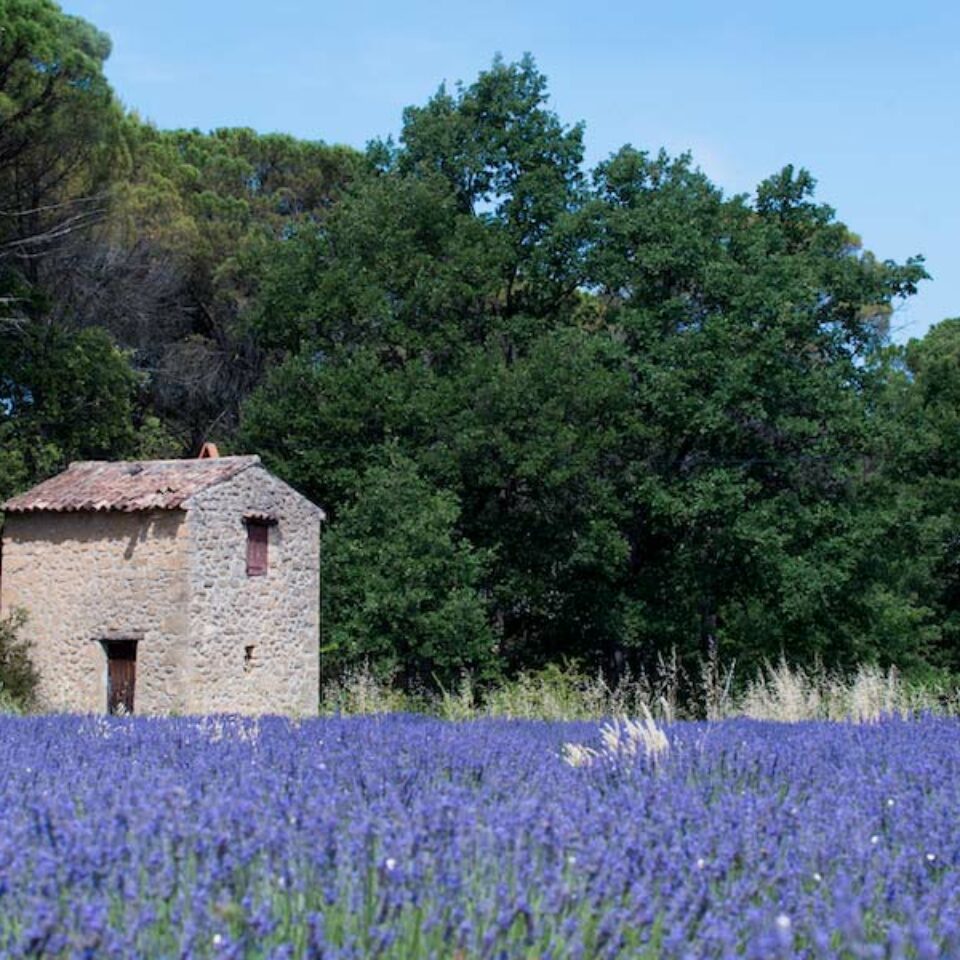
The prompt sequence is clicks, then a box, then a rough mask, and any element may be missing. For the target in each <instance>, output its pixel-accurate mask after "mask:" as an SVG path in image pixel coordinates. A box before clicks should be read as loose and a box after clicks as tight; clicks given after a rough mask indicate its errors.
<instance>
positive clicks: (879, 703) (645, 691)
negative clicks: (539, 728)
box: [322, 654, 960, 724]
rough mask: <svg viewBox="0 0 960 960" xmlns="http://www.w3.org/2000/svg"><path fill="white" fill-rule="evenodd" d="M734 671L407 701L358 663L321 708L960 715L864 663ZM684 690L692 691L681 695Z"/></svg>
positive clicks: (498, 713)
mask: <svg viewBox="0 0 960 960" xmlns="http://www.w3.org/2000/svg"><path fill="white" fill-rule="evenodd" d="M734 681H735V677H734V670H733V667H732V665H731V666H728V667H723V666H721V665H719V664H717V663H715V662H712V663H711V662H704V663H701V664H700V665H699V675H698V676H694V677H692V678H691V677H690V676H687V675H685V674H684V672H683V670H682V669H681V667H680V665H679V663H678V660H677V657H676V655H675V654H671V655H670V656H668V657H665V658H663V659H661V660H660V662H659V664H658V668H657V671H656V674H655V676H654V677H652V678H651V677H646V676H633V677H631V676H626V677H624V678H623V679H621V681H620V682H619V683H617V684H609V683H608V682H606V681H605V680H604V678H603V677H602V676H600V675H588V674H585V673H583V672H582V671H580V670H578V669H577V667H576V665H574V664H566V665H563V666H558V665H552V666H549V667H546V668H545V669H543V670H538V671H529V672H525V673H521V674H519V675H518V676H517V677H516V678H515V679H513V680H511V681H508V682H506V683H504V684H501V685H500V686H498V687H495V688H493V689H488V690H485V691H482V692H481V691H479V690H478V689H477V687H476V686H475V684H474V683H473V681H472V679H471V678H470V677H469V676H464V677H463V678H462V679H461V682H460V684H459V685H458V686H457V688H456V689H455V690H451V691H447V690H443V691H441V693H440V694H439V695H427V694H421V695H419V696H410V695H408V694H405V693H403V692H401V691H399V690H397V689H396V688H394V687H392V686H391V685H390V684H389V683H388V682H385V681H382V680H378V679H377V678H376V677H375V676H374V675H373V673H372V672H371V671H370V670H369V669H368V668H367V667H365V666H364V667H360V668H358V669H356V670H354V671H353V672H352V673H350V674H349V675H347V676H345V677H344V678H342V679H341V680H340V681H338V682H337V683H335V684H331V685H328V686H327V687H325V688H324V695H323V703H322V707H323V712H324V713H341V714H344V715H368V714H378V713H392V712H400V711H408V712H409V711H418V712H425V713H430V714H434V715H436V716H440V717H442V718H444V719H446V720H452V721H457V720H473V719H477V718H480V717H502V718H508V719H526V720H558V721H569V720H602V719H605V718H620V719H623V718H627V717H643V718H650V720H651V722H653V721H658V722H660V723H665V724H670V723H673V722H674V721H675V720H678V719H707V720H722V719H727V718H732V717H751V718H754V719H757V720H775V721H780V722H785V723H796V722H799V721H804V720H832V721H847V722H853V723H872V722H876V721H877V720H879V719H881V718H882V717H887V716H911V715H915V714H918V713H923V712H930V713H941V714H942V713H950V714H960V691H958V690H957V689H956V688H948V687H946V686H944V685H939V686H932V685H925V686H924V685H919V684H915V683H910V682H907V681H906V680H905V679H904V678H903V677H902V676H901V675H900V674H899V673H898V672H897V671H896V669H893V668H891V669H888V670H882V669H880V668H879V667H876V666H869V665H867V666H862V667H860V669H859V670H857V671H856V672H855V673H853V674H851V675H846V676H842V675H839V674H836V673H831V672H829V671H826V670H824V669H822V668H820V667H816V668H814V669H811V670H803V669H801V668H798V667H795V666H791V665H790V664H788V663H787V662H786V661H785V660H781V661H780V662H779V663H776V664H767V665H766V666H765V667H764V669H763V670H761V671H760V672H759V673H758V674H757V675H756V676H755V677H754V678H753V679H752V680H750V681H749V682H747V683H745V684H741V685H740V686H739V687H738V686H737V684H736V683H735V682H734ZM683 691H688V692H689V691H693V695H692V696H691V695H689V693H688V695H687V696H686V697H684V696H683Z"/></svg>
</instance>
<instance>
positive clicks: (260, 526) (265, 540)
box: [247, 520, 270, 577]
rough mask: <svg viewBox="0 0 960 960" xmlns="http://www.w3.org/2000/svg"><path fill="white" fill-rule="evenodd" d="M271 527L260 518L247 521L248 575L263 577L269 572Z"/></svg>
mask: <svg viewBox="0 0 960 960" xmlns="http://www.w3.org/2000/svg"><path fill="white" fill-rule="evenodd" d="M269 543H270V527H269V526H268V525H267V524H265V523H263V522H262V521H259V520H248V521H247V576H248V577H262V576H263V575H264V574H265V573H266V572H267V548H268V546H269Z"/></svg>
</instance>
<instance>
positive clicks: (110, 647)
mask: <svg viewBox="0 0 960 960" xmlns="http://www.w3.org/2000/svg"><path fill="white" fill-rule="evenodd" d="M136 681H137V641H136V640H120V641H114V642H113V643H108V644H107V710H108V712H109V713H133V693H134V688H135V686H136Z"/></svg>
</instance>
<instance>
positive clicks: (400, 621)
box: [321, 447, 496, 687]
mask: <svg viewBox="0 0 960 960" xmlns="http://www.w3.org/2000/svg"><path fill="white" fill-rule="evenodd" d="M383 456H384V464H383V465H382V466H376V465H375V466H371V467H370V468H369V469H368V470H367V471H366V472H365V474H364V476H363V478H362V480H361V482H360V484H359V485H358V489H357V494H356V498H355V500H354V501H353V502H352V503H351V504H350V505H348V506H347V507H345V508H344V510H343V511H342V514H341V517H340V520H339V522H338V523H337V525H336V527H335V528H334V530H333V531H332V532H331V533H330V535H329V536H328V538H327V540H326V546H325V570H326V571H327V579H326V584H325V594H324V621H325V622H326V623H328V624H329V627H328V630H327V632H326V634H325V636H324V638H323V643H324V646H323V651H324V653H323V655H322V665H321V666H322V669H323V670H324V672H327V671H330V672H337V671H339V670H342V669H344V668H346V667H349V666H351V665H357V664H359V663H363V662H364V661H369V662H370V664H371V666H372V667H373V669H374V670H375V671H376V672H377V673H378V674H380V675H381V676H386V677H391V678H392V677H394V676H397V677H398V678H399V681H400V682H402V683H403V684H404V685H406V686H408V687H411V686H414V687H415V686H419V685H426V686H434V685H435V684H436V683H437V682H439V683H441V684H443V685H445V686H446V685H450V684H454V683H456V682H457V680H458V678H459V676H460V675H461V673H462V672H463V671H467V670H468V671H471V672H472V673H473V674H474V675H475V676H476V677H477V678H478V679H480V680H481V681H482V680H484V679H490V678H491V677H492V676H493V675H494V674H495V673H496V663H495V655H496V644H495V637H494V634H493V632H492V630H491V629H490V626H489V624H488V622H487V612H486V602H485V599H484V596H483V586H482V584H483V577H484V571H485V567H486V564H487V560H488V558H487V556H486V554H485V553H484V552H483V551H478V550H475V549H474V548H472V547H471V546H470V544H469V543H467V542H466V541H465V540H463V539H462V538H461V537H460V536H458V534H457V532H456V525H457V521H458V518H459V514H460V510H459V506H458V504H457V500H456V497H455V496H453V495H452V494H450V493H449V492H445V491H440V490H436V489H434V488H431V486H430V484H429V483H427V482H426V481H425V480H423V478H422V477H421V476H420V475H419V472H418V471H417V469H416V466H415V465H414V464H413V463H412V462H411V461H409V460H408V459H406V458H405V457H403V456H402V455H401V454H399V453H398V452H397V451H396V450H395V449H394V448H390V447H388V448H386V449H385V450H384V451H383Z"/></svg>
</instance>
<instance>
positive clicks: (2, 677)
mask: <svg viewBox="0 0 960 960" xmlns="http://www.w3.org/2000/svg"><path fill="white" fill-rule="evenodd" d="M24 623H26V614H25V613H24V612H23V611H22V610H14V611H13V612H12V613H9V614H7V615H6V616H5V617H0V713H5V712H8V711H11V710H14V711H16V710H25V709H28V708H29V707H31V706H33V704H34V697H35V694H36V690H37V682H38V677H37V671H36V669H35V667H34V665H33V662H32V660H31V659H30V648H29V645H28V644H27V643H26V641H25V640H24V639H23V637H22V635H21V633H20V630H21V628H22V627H23V625H24Z"/></svg>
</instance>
